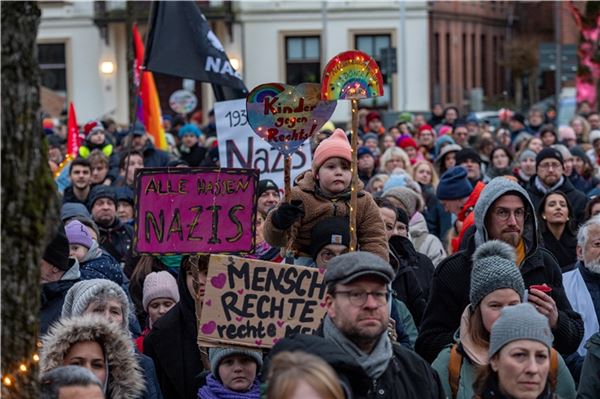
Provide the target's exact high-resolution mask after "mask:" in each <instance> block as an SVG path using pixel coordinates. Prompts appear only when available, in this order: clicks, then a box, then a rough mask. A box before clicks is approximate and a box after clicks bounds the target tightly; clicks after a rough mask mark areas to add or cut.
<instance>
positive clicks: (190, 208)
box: [134, 168, 258, 254]
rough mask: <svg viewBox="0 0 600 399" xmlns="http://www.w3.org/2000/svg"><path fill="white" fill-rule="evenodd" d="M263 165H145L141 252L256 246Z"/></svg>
mask: <svg viewBox="0 0 600 399" xmlns="http://www.w3.org/2000/svg"><path fill="white" fill-rule="evenodd" d="M257 186H258V171H256V170H252V169H218V168H143V169H139V170H138V171H137V173H136V201H135V202H136V204H137V207H136V215H135V220H136V223H135V237H134V242H135V248H136V250H137V252H139V253H149V254H172V253H178V254H194V253H217V252H219V253H234V252H236V253H240V252H241V253H244V252H250V251H252V250H253V248H254V245H255V242H254V241H255V228H256V227H255V226H256V190H257Z"/></svg>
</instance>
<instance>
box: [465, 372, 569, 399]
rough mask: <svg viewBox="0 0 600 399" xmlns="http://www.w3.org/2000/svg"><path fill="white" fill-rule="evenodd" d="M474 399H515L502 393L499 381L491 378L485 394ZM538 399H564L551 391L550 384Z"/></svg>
mask: <svg viewBox="0 0 600 399" xmlns="http://www.w3.org/2000/svg"><path fill="white" fill-rule="evenodd" d="M473 399H513V397H512V396H506V395H504V394H503V393H502V391H500V388H499V387H498V381H496V378H495V377H493V378H490V379H489V381H488V382H487V385H486V387H485V389H484V391H483V394H482V395H481V396H478V395H475V396H473ZM536 399H562V398H561V397H559V396H558V395H555V394H554V393H552V391H551V390H550V386H549V385H548V384H546V386H545V387H544V390H543V391H542V393H540V394H539V395H538V397H537V398H536Z"/></svg>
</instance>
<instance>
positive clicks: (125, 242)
mask: <svg viewBox="0 0 600 399" xmlns="http://www.w3.org/2000/svg"><path fill="white" fill-rule="evenodd" d="M98 230H99V231H100V236H99V237H98V244H100V247H102V249H104V250H106V252H108V253H109V254H110V255H111V256H112V257H113V258H115V259H116V260H117V261H118V262H125V259H126V257H127V254H128V252H129V248H130V247H131V241H132V240H133V227H131V226H130V225H128V224H123V223H121V221H119V218H115V221H114V222H113V223H112V224H111V225H110V226H101V225H100V224H98Z"/></svg>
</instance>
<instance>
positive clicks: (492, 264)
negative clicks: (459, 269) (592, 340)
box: [432, 240, 575, 399]
mask: <svg viewBox="0 0 600 399" xmlns="http://www.w3.org/2000/svg"><path fill="white" fill-rule="evenodd" d="M524 295H525V283H524V282H523V277H522V276H521V273H520V272H519V269H518V268H517V266H516V264H515V253H514V251H513V250H512V248H511V246H510V245H508V244H506V243H505V242H503V241H499V240H491V241H488V242H486V243H485V244H483V245H482V246H480V247H479V248H477V250H476V251H475V253H474V254H473V269H472V270H471V288H470V292H469V301H470V302H469V305H467V307H466V308H465V309H464V312H463V314H462V317H461V321H460V327H459V329H458V331H457V332H456V334H455V335H454V341H455V343H454V344H452V345H451V346H448V347H446V348H444V350H442V352H440V354H439V355H438V356H437V358H436V359H435V361H434V362H433V364H432V367H433V369H434V370H436V371H437V372H438V374H439V375H440V380H441V381H442V386H443V387H444V392H445V393H446V396H447V397H449V398H460V399H471V398H472V397H473V393H474V392H473V382H474V381H475V378H476V376H477V371H478V369H479V368H480V367H485V366H487V365H488V363H489V360H488V356H487V355H488V351H489V349H490V331H491V330H492V328H493V325H494V323H495V322H496V320H497V319H498V317H500V312H501V310H502V309H504V308H506V307H510V306H515V305H517V304H519V303H522V302H523V301H524V300H525V298H524ZM537 316H538V317H542V318H543V316H541V315H539V314H538V315H537ZM546 323H547V322H546ZM553 356H554V357H555V358H556V359H557V364H556V368H555V369H554V370H552V374H553V377H554V380H555V382H556V383H557V393H559V394H560V397H561V398H574V397H575V382H574V381H573V378H572V377H571V374H570V373H569V370H568V369H567V366H566V364H565V362H564V360H563V359H562V357H560V356H558V354H557V353H556V352H554V353H553Z"/></svg>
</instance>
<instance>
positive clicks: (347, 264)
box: [40, 104, 600, 399]
mask: <svg viewBox="0 0 600 399" xmlns="http://www.w3.org/2000/svg"><path fill="white" fill-rule="evenodd" d="M579 111H580V112H579V114H577V115H576V116H575V117H573V118H572V120H571V121H570V122H569V125H565V126H557V125H556V115H555V111H554V110H553V108H549V109H548V110H546V111H541V110H538V109H535V108H532V109H530V110H529V111H528V112H527V113H526V114H525V115H524V114H521V113H518V112H514V113H513V112H503V113H502V115H501V116H502V117H501V118H500V120H499V123H498V125H497V126H496V125H494V124H493V123H492V122H491V121H487V120H478V119H477V118H476V117H474V114H469V115H461V113H460V111H459V109H457V108H456V107H447V108H445V109H444V108H442V106H441V105H440V104H436V105H434V106H433V107H432V110H431V113H430V114H429V115H425V114H418V113H416V114H411V113H402V114H401V115H400V116H399V119H398V120H397V121H396V122H395V123H394V124H392V125H389V126H386V125H384V123H383V120H384V118H383V117H382V115H381V114H380V113H379V112H378V111H374V110H368V109H361V110H359V131H358V141H359V147H358V149H357V156H358V176H359V180H360V183H359V187H357V190H358V191H359V193H358V201H357V216H356V217H357V223H356V234H357V241H358V251H357V252H352V253H349V248H350V236H351V235H350V228H349V223H348V214H349V201H350V192H351V188H350V182H351V172H350V165H351V161H352V148H351V146H350V143H349V139H348V138H349V135H350V130H349V126H337V127H336V125H335V124H334V123H332V122H327V123H326V124H325V125H324V126H323V127H322V128H321V129H320V130H319V132H318V133H317V134H315V135H314V137H312V138H311V139H310V140H311V150H312V152H313V162H312V165H311V167H310V168H309V169H308V170H306V171H304V172H303V173H301V174H300V175H299V176H298V177H297V178H296V180H295V182H294V187H293V188H292V192H291V193H290V198H291V200H290V201H289V202H285V201H283V200H282V197H283V196H282V192H281V190H280V187H279V186H278V185H277V183H276V182H274V181H272V180H269V179H262V180H261V181H260V182H259V185H258V193H257V195H258V206H257V218H256V220H257V225H256V248H255V251H254V253H253V254H252V255H248V257H252V258H255V259H260V260H266V261H272V262H283V263H285V262H287V263H294V264H296V265H302V266H309V267H318V268H321V269H325V277H324V278H325V284H326V285H327V295H326V298H325V303H326V308H327V315H326V317H325V318H324V319H323V322H322V324H321V326H320V327H319V330H318V332H317V333H316V334H315V335H312V336H308V335H297V336H294V337H292V338H288V339H284V340H281V341H280V342H278V344H277V345H275V347H274V348H273V349H272V350H271V351H270V353H262V352H261V351H257V350H250V349H240V348H234V347H219V348H210V349H208V348H202V347H199V346H198V345H197V324H196V313H197V311H200V312H201V309H196V302H197V301H196V300H197V299H200V301H199V303H201V299H202V297H203V295H204V285H205V282H206V273H207V269H208V257H207V256H200V255H197V256H180V255H165V256H150V255H138V254H136V253H135V252H134V251H133V249H132V241H133V234H134V232H133V224H134V209H135V203H134V194H133V193H134V191H133V190H134V186H135V171H136V170H137V169H139V168H144V167H167V166H168V167H197V166H209V167H218V166H219V152H218V144H217V132H216V123H215V119H214V113H213V112H211V113H210V114H209V115H208V118H207V123H206V124H204V123H203V119H202V115H201V113H195V114H193V115H192V116H191V117H190V118H189V119H185V118H182V117H181V116H175V117H168V116H165V117H164V121H163V122H164V128H165V131H166V132H167V142H168V147H169V148H168V150H166V151H163V150H160V149H157V148H156V147H155V146H154V143H153V142H152V140H151V138H150V136H149V134H148V133H147V132H146V130H145V129H144V127H143V126H142V125H141V124H139V123H138V124H135V125H134V126H132V127H131V128H130V129H124V130H120V129H119V128H118V126H117V125H116V124H115V123H114V122H113V121H110V120H104V121H90V122H88V123H86V124H85V125H84V126H82V129H81V134H82V136H83V138H84V141H83V143H82V146H81V147H80V149H79V153H78V155H77V157H76V158H75V159H74V160H72V161H71V162H70V164H69V165H68V166H67V167H68V177H69V182H70V184H69V185H68V186H66V187H64V188H63V189H62V193H61V196H62V207H61V220H62V222H63V224H64V228H61V229H60V232H59V233H58V234H57V235H56V236H55V237H54V239H53V240H52V242H51V243H50V244H49V245H48V247H47V248H46V250H45V252H44V256H43V259H42V261H41V272H42V292H41V295H42V308H41V312H40V321H41V333H42V334H43V335H42V336H43V344H42V354H41V366H42V372H43V373H44V374H43V377H42V384H43V387H44V389H47V394H48V396H47V397H49V398H50V397H59V396H57V395H58V388H57V387H63V388H64V387H66V388H69V387H71V388H72V387H75V386H78V387H80V389H86V390H89V392H88V391H85V392H87V393H86V395H89V396H85V397H99V398H100V397H107V398H162V397H164V398H193V397H199V398H259V397H261V395H262V397H267V398H284V397H285V398H309V397H310V398H336V399H339V398H363V397H365V398H375V397H377V398H399V397H406V398H409V397H410V398H430V397H431V398H442V397H452V398H457V397H461V398H471V397H477V398H550V397H555V396H554V395H558V397H561V398H575V397H576V396H577V395H578V396H577V397H582V398H592V397H600V381H599V380H600V379H599V378H598V373H599V370H600V369H599V367H600V336H599V334H598V330H599V320H600V195H599V194H600V114H599V113H598V112H592V111H590V110H586V109H585V108H580V109H579ZM342 128H347V129H342ZM44 129H45V131H46V135H47V136H46V137H47V142H48V159H49V162H50V165H51V168H52V169H53V171H54V172H55V173H57V174H59V173H61V168H62V167H63V163H64V161H65V156H66V127H65V126H63V125H60V124H55V123H54V122H52V121H51V120H45V121H44ZM290 241H291V245H289V246H288V243H289V242H290ZM286 249H289V250H288V251H286ZM195 267H197V268H198V270H199V271H200V274H199V276H196V275H195V274H194V273H192V270H193V269H194V268H195ZM198 297H199V298H198ZM73 365H76V366H82V367H84V368H86V369H89V370H91V372H92V373H91V374H90V373H86V372H85V371H83V370H80V369H78V368H74V367H72V366H73ZM63 388H61V389H63ZM69 389H70V388H69ZM78 389H79V388H78ZM82 392H83V391H82ZM52 395H54V396H52ZM93 395H98V396H93ZM60 397H61V398H62V397H63V396H60ZM65 397H66V396H65ZM79 397H83V396H79Z"/></svg>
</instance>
